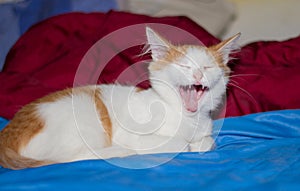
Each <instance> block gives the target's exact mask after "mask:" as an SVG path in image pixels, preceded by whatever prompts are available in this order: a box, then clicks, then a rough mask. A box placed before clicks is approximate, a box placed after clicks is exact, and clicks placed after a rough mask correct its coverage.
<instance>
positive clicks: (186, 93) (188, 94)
mask: <svg viewBox="0 0 300 191" xmlns="http://www.w3.org/2000/svg"><path fill="white" fill-rule="evenodd" d="M179 92H180V95H181V98H182V101H183V105H184V107H185V108H186V110H188V111H190V112H196V111H197V110H198V101H199V99H200V98H201V96H202V94H203V91H202V90H198V91H197V90H196V89H195V88H194V86H181V87H180V88H179Z"/></svg>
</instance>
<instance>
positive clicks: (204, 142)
mask: <svg viewBox="0 0 300 191" xmlns="http://www.w3.org/2000/svg"><path fill="white" fill-rule="evenodd" d="M214 145H215V142H214V140H213V138H212V137H210V136H207V137H203V138H202V139H201V140H200V141H198V142H193V143H190V145H189V148H190V151H191V152H205V151H210V150H212V149H213V148H214Z"/></svg>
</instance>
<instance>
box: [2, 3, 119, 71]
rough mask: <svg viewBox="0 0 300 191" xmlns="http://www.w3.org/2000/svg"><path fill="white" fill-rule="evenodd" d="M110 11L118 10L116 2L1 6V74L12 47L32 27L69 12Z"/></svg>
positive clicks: (11, 4)
mask: <svg viewBox="0 0 300 191" xmlns="http://www.w3.org/2000/svg"><path fill="white" fill-rule="evenodd" d="M110 9H117V2H116V1H115V0H88V1H87V0H20V1H16V2H13V3H3V4H0V71H1V69H2V67H3V64H4V61H5V57H6V54H7V53H8V51H9V49H10V48H11V46H12V45H13V44H14V43H15V42H16V40H17V39H18V38H19V37H20V35H22V34H23V33H24V32H26V30H27V29H28V28H29V27H30V26H32V25H33V24H35V23H37V22H39V21H41V20H43V19H46V18H48V17H51V16H54V15H58V14H62V13H67V12H72V11H81V12H93V11H100V12H107V11H108V10H110Z"/></svg>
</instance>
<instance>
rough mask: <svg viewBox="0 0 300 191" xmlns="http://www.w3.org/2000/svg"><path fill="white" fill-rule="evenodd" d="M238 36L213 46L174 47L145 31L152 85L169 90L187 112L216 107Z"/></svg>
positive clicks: (226, 77) (160, 90) (151, 31)
mask: <svg viewBox="0 0 300 191" xmlns="http://www.w3.org/2000/svg"><path fill="white" fill-rule="evenodd" d="M238 36H239V35H236V36H234V37H232V38H231V39H228V40H227V41H223V42H221V43H220V44H218V45H215V46H213V47H204V46H195V45H184V46H174V45H172V44H170V43H169V42H167V41H166V40H165V39H163V38H162V37H161V36H159V35H158V34H157V33H155V32H154V31H153V30H152V29H149V28H147V37H148V43H149V45H150V50H151V52H152V58H153V62H151V63H150V66H149V71H150V79H151V83H152V86H156V85H158V84H164V85H166V86H167V87H172V88H173V91H174V92H177V95H178V96H179V97H180V99H179V100H180V101H181V103H182V105H183V106H184V108H185V109H186V111H188V112H192V113H194V112H197V111H198V110H199V109H200V107H201V106H203V105H205V104H209V103H208V102H209V101H215V102H216V103H214V104H213V103H210V104H213V105H216V104H218V103H217V102H218V98H219V99H221V96H222V95H223V94H224V92H225V89H226V84H227V82H228V80H229V79H228V76H229V72H230V69H229V68H228V67H227V65H226V64H227V62H228V59H229V54H230V52H231V50H233V48H234V47H235V44H233V43H235V41H236V39H237V38H238ZM153 88H156V87H153ZM158 91H159V93H162V94H163V95H168V96H169V99H172V98H171V96H170V95H171V94H167V93H166V92H164V90H163V89H162V88H158ZM209 98H211V99H209Z"/></svg>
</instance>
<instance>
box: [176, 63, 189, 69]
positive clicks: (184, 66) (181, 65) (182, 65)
mask: <svg viewBox="0 0 300 191" xmlns="http://www.w3.org/2000/svg"><path fill="white" fill-rule="evenodd" d="M177 65H178V66H180V67H183V68H187V69H191V67H190V66H187V65H184V64H177Z"/></svg>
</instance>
